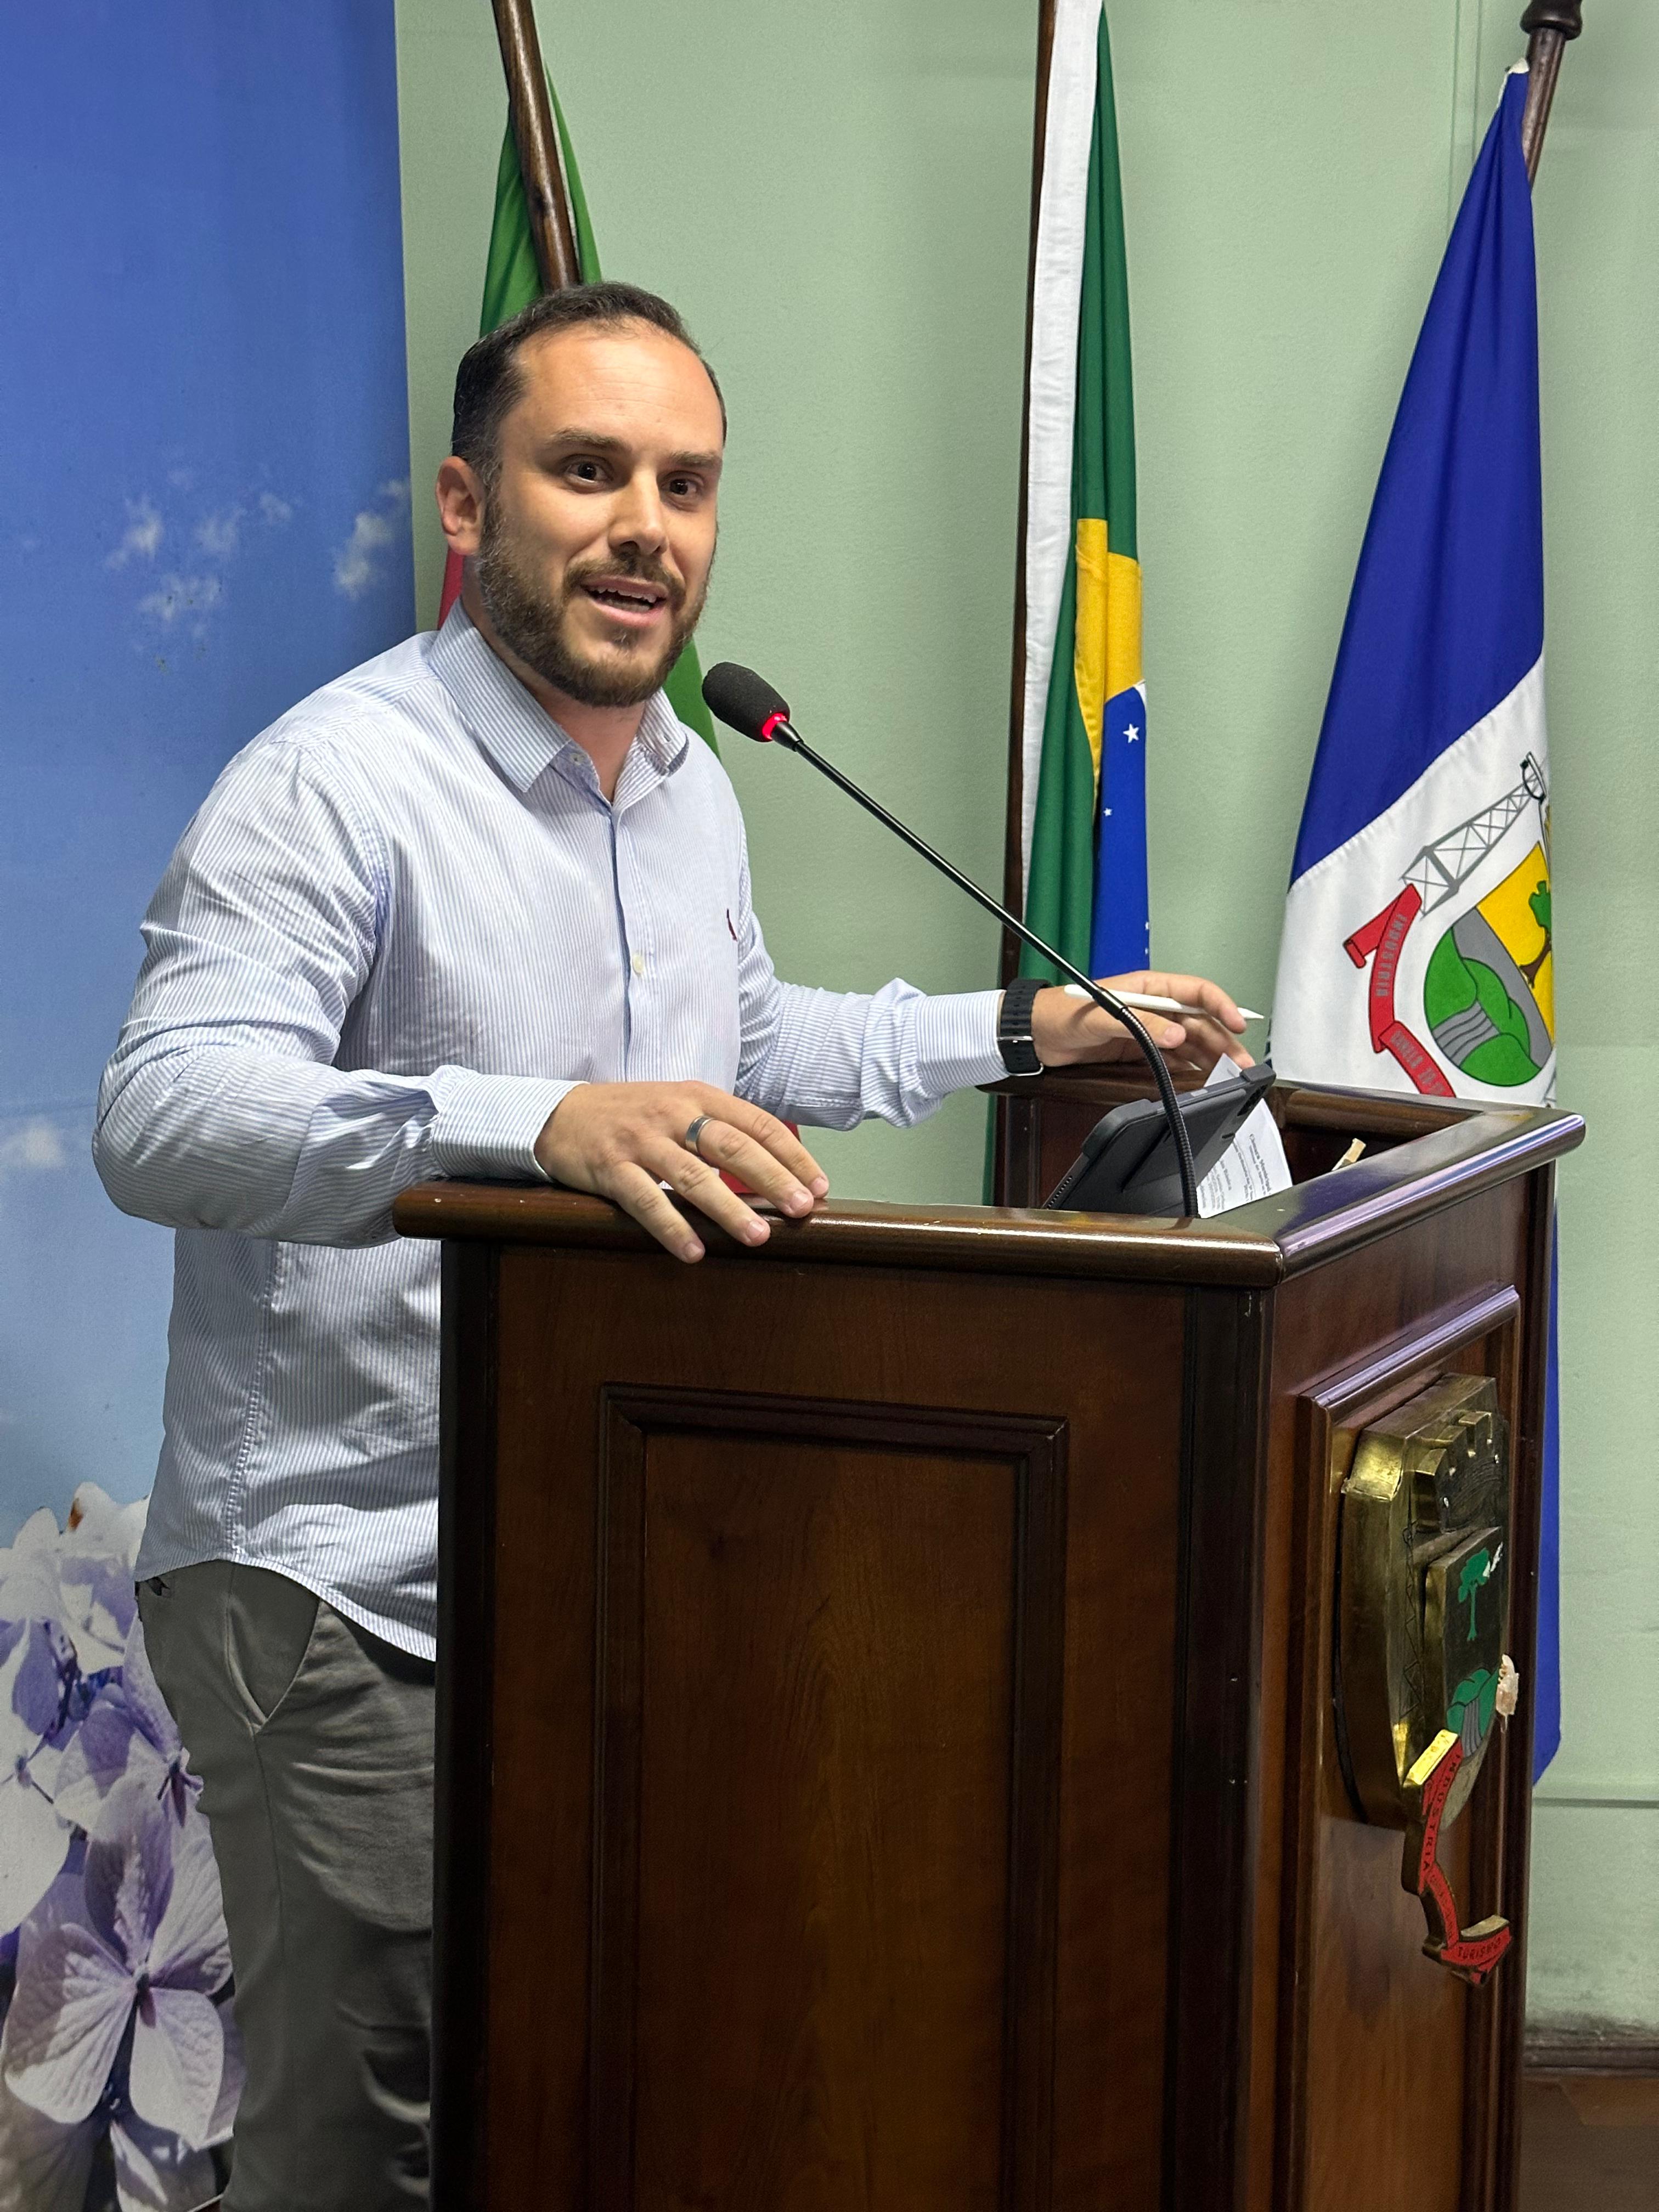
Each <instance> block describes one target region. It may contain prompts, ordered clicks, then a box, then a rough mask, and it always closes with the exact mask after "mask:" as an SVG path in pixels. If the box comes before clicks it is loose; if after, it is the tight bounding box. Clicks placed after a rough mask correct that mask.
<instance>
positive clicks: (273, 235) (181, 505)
mask: <svg viewBox="0 0 1659 2212" xmlns="http://www.w3.org/2000/svg"><path fill="white" fill-rule="evenodd" d="M4 13H5V19H6V20H5V22H4V25H3V27H0V68H3V77H4V81H5V83H6V86H7V103H6V105H7V119H6V128H5V130H4V131H3V132H0V195H3V206H4V209H5V216H4V221H3V224H0V317H3V321H0V327H3V337H0V421H3V422H4V424H5V427H6V447H7V471H6V476H7V485H8V490H9V497H8V499H7V501H6V505H5V511H4V513H3V517H0V794H3V808H4V813H3V828H0V945H3V946H4V948H5V971H6V972H5V983H4V987H3V989H0V1543H4V1542H6V1541H9V1537H10V1535H11V1534H12V1532H13V1530H14V1529H15V1527H16V1526H17V1524H18V1523H19V1522H21V1520H22V1519H23V1518H24V1517H25V1516H27V1513H28V1512H30V1511H32V1510H33V1509H34V1508H35V1507H37V1506H40V1505H51V1506H52V1507H54V1508H55V1509H56V1510H58V1512H59V1513H60V1514H61V1513H62V1512H63V1510H64V1508H65V1507H66V1506H67V1504H68V1502H69V1498H70V1493H71V1492H72V1491H73V1490H74V1488H75V1486H76V1483H77V1482H80V1481H82V1480H88V1479H90V1480H94V1481H96V1482H99V1483H101V1484H102V1485H103V1486H104V1487H105V1488H106V1490H108V1491H110V1492H112V1493H113V1494H114V1495H115V1496H117V1497H118V1498H136V1497H138V1496H141V1495H142V1494H143V1492H146V1491H147V1490H148V1489H149V1483H150V1480H151V1476H152V1474H153V1473H154V1469H155V1452H156V1447H157V1444H158V1443H159V1440H160V1433H161V1376H162V1369H163V1364H164V1361H165V1356H166V1324H167V1302H168V1293H169V1277H170V1269H171V1239H170V1238H169V1237H168V1236H167V1234H166V1232H164V1231H161V1230H160V1229H156V1228H154V1227H151V1226H149V1225H147V1224H144V1223H140V1222H133V1221H129V1220H127V1219H125V1218H124V1217H122V1216H121V1215H119V1214H118V1213H117V1212H115V1210H114V1208H113V1207H112V1206H111V1205H110V1204H109V1202H108V1200H106V1198H105V1197H104V1194H103V1192H102V1190H101V1188H100V1185H99V1183H98V1181H97V1178H96V1176H94V1172H93V1170H92V1165H91V1162H90V1158H89V1157H88V1139H89V1134H90V1130H91V1121H92V1108H93V1099H94V1092H95V1090H96V1087H97V1082H98V1076H99V1073H100V1068H101V1066H102V1065H103V1061H104V1059H105V1057H106V1054H107V1053H108V1051H109V1049H110V1047H111V1045H112V1043H113V1042H114V1038H115V1033H116V1030H117V1029H118V1025H119V1023H120V1019H121V1016H122V1013H123V1012H124V1010H125V1005H126V1000H127V997H128V994H129V993H130V991H131V987H132V981H133V977H134V975H135V974H136V972H137V964H138V960H139V957H140V954H141V951H142V946H141V945H140V941H139V938H138V934H137V925H138V921H139V918H140V916H141V915H142V914H143V909H144V907H145V905H146V903H147V902H148V901H149V895H150V892H151V891H152V890H153V889H154V887H155V883H156V880H157V878H159V877H160V875H161V870H162V868H163V867H164V866H165V865H166V863H167V855H168V854H169V852H170V851H171V849H172V848H173V843H174V842H175V840H176V839H177V837H178V836H179V831H180V830H181V829H183V827H184V825H185V822H186V821H187V820H188V819H189V817H190V815H191V811H192V810H193V809H194V807H195V806H196V805H197V803H198V801H199V800H200V799H201V798H202V796H203V794H204V792H205V791H206V790H207V788H208V786H209V785H210V783H211V781H212V780H213V777H214V775H216V772H217V771H218V769H220V768H221V767H222V765H223V763H225V762H226V761H227V760H228V758H229V757H230V756H231V755H232V754H233V753H234V752H235V751H236V750H238V749H239V748H240V746H241V745H242V744H246V741H247V740H248V739H249V738H251V737H252V736H253V734H254V733H255V732H257V731H258V729H260V728H261V727H262V726H264V724H265V723H267V722H269V721H270V720H272V719H273V718H274V717H275V716H276V715H277V714H280V713H281V712H282V711H283V709H284V708H286V707H288V706H289V705H291V704H292V702H294V701H295V699H297V698H299V697H301V696H303V695H304V694H305V693H306V692H307V691H308V690H312V689H313V688H314V687H315V686H316V685H317V684H321V683H323V682H325V681H326V680H327V678H330V677H331V676H333V675H335V674H337V672H338V671H340V670H341V669H343V668H347V667H349V666H351V665H353V664H354V663H355V662H356V661H359V660H362V659H367V658H368V656H369V655H370V654H371V653H377V652H379V651H380V650H381V649H382V648H383V647H386V646H387V645H389V644H391V643H392V642H393V641H395V640H396V639H398V638H399V637H402V636H404V635H407V634H408V632H409V630H410V629H411V628H412V627H413V620H414V604H413V581H412V574H411V566H410V535H409V483H408V467H409V446H408V426H407V413H406V401H405V383H404V320H403V281H402V253H403V247H402V231H401V219H400V211H399V203H398V131H397V80H396V55H395V48H394V31H393V17H392V0H305V4H303V5H301V6H295V5H294V4H293V3H292V0H236V4H235V5H234V6H233V7H226V6H225V5H224V4H223V0H146V4H145V5H144V6H143V7H142V8H136V7H133V6H132V5H131V0H58V5H57V6H55V7H53V8H51V9H30V10H25V9H7V10H5V11H4Z"/></svg>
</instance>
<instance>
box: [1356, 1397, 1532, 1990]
mask: <svg viewBox="0 0 1659 2212" xmlns="http://www.w3.org/2000/svg"><path fill="white" fill-rule="evenodd" d="M1509 1551H1510V1435H1509V1425H1508V1423H1507V1422H1506V1421H1505V1420H1504V1416H1503V1415H1502V1413H1500V1412H1499V1411H1498V1392H1497V1388H1496V1386H1495V1384H1494V1383H1492V1380H1491V1378H1490V1377H1489V1376H1484V1375H1448V1376H1442V1377H1441V1378H1440V1379H1439V1380H1438V1381H1437V1382H1436V1383H1431V1385H1430V1386H1429V1388H1428V1389H1425V1390H1423V1391H1420V1392H1419V1394H1418V1395H1417V1396H1416V1397H1414V1398H1413V1399H1411V1400H1409V1401H1407V1403H1406V1404H1405V1405H1403V1406H1401V1407H1397V1408H1396V1409H1395V1412H1393V1413H1389V1414H1388V1415H1386V1416H1385V1417H1384V1418H1383V1419H1382V1420H1380V1421H1376V1422H1374V1423H1373V1424H1372V1425H1371V1426H1370V1428H1368V1429H1366V1430H1364V1431H1363V1432H1362V1434H1361V1435H1360V1437H1359V1438H1358V1443H1356V1445H1355V1448H1354V1455H1353V1462H1352V1467H1351V1468H1350V1470H1349V1474H1348V1478H1347V1480H1346V1483H1345V1484H1344V1486H1343V1491H1342V1517H1341V1540H1340V1570H1339V1577H1340V1595H1339V1620H1338V1634H1337V1680H1336V1685H1335V1692H1336V1709H1337V1743H1338V1750H1339V1755H1340V1760H1341V1765H1342V1775H1343V1779H1344V1781H1345V1783H1346V1785H1347V1789H1348V1793H1349V1796H1350V1797H1351V1798H1352V1802H1353V1805H1354V1808H1355V1810H1356V1811H1357V1812H1358V1814H1360V1816H1361V1818H1362V1819H1364V1820H1370V1821H1374V1822H1376V1824H1378V1825H1379V1826H1386V1827H1395V1828H1403V1829H1405V1830H1406V1831H1407V1846H1406V1860H1405V1866H1404V1869H1403V1870H1402V1875H1401V1879H1402V1881H1403V1882H1404V1885H1405V1887H1407V1889H1408V1890H1410V1891H1412V1892H1413V1893H1414V1894H1415V1895H1417V1896H1419V1897H1420V1898H1421V1899H1422V1900H1423V1905H1424V1911H1425V1914H1426V1915H1427V1917H1428V1923H1429V1941H1428V1942H1427V1943H1426V1944H1425V1947H1424V1948H1425V1950H1426V1951H1427V1952H1428V1954H1429V1955H1430V1956H1431V1957H1432V1958H1436V1959H1437V1960H1440V1961H1441V1962H1442V1963H1443V1965H1445V1966H1449V1967H1450V1968H1451V1969H1452V1970H1453V1971H1454V1972H1457V1973H1459V1974H1461V1975H1462V1976H1463V1978H1466V1979H1468V1980H1470V1981H1474V1982H1480V1981H1482V1980H1484V1979H1485V1978H1486V1975H1487V1974H1488V1973H1490V1972H1491V1971H1492V1967H1493V1966H1495V1965H1496V1964H1497V1962H1498V1959H1499V1958H1501V1957H1502V1955H1503V1954H1504V1951H1505V1950H1506V1949H1507V1948H1509V1942H1510V1930H1509V1928H1508V1925H1507V1923H1505V1922H1504V1921H1503V1920H1501V1919H1498V1918H1494V1919H1492V1920H1490V1921H1483V1922H1482V1923H1480V1926H1479V1927H1477V1928H1471V1929H1460V1928H1459V1926H1458V1922H1457V1914H1456V1909H1455V1905H1454V1903H1453V1900H1452V1897H1451V1891H1450V1887H1449V1884H1448V1882H1447V1881H1446V1878H1445V1876H1444V1875H1443V1873H1442V1872H1441V1871H1440V1868H1439V1866H1438V1863H1437V1843H1438V1838H1439V1832H1440V1830H1441V1828H1442V1827H1443V1826H1446V1825H1448V1824H1449V1823H1450V1822H1451V1821H1453V1820H1455V1819H1456V1818H1457V1816H1458V1814H1460V1813H1461V1812H1462V1809H1463V1808H1464V1806H1465V1804H1466V1803H1467V1802H1468V1797H1469V1793H1470V1791H1471V1790H1473V1789H1474V1784H1475V1779H1476V1778H1477V1776H1478V1775H1479V1773H1480V1767H1481V1765H1482V1763H1483V1761H1484V1759H1485V1758H1486V1750H1487V1747H1488V1745H1489V1744H1490V1742H1491V1741H1492V1731H1493V1727H1494V1723H1495V1722H1496V1719H1497V1716H1498V1711H1499V1710H1500V1709H1507V1706H1508V1705H1509V1703H1510V1699H1509V1698H1508V1697H1507V1696H1506V1695H1505V1694H1504V1692H1505V1689H1506V1675H1505V1668H1506V1662H1505V1660H1504V1644H1505V1641H1506V1638H1507V1633H1508V1627H1509Z"/></svg>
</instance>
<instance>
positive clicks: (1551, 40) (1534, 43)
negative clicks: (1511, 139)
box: [1521, 0, 1584, 181]
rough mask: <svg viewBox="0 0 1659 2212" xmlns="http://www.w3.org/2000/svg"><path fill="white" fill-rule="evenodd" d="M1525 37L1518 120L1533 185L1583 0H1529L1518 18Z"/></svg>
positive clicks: (1579, 26) (1581, 18)
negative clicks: (1526, 76)
mask: <svg viewBox="0 0 1659 2212" xmlns="http://www.w3.org/2000/svg"><path fill="white" fill-rule="evenodd" d="M1521 27H1522V30H1523V31H1524V32H1525V33H1527V68H1528V71H1529V73H1530V80H1529V82H1528V86H1527V109H1526V113H1525V114H1524V115H1523V116H1522V119H1521V147H1522V152H1523V153H1524V154H1525V155H1526V157H1527V174H1528V176H1529V177H1531V178H1532V179H1534V181H1536V179H1537V176H1538V161H1539V156H1540V155H1541V154H1542V153H1543V150H1544V133H1545V132H1546V131H1547V130H1548V129H1549V126H1550V109H1551V107H1552V106H1553V104H1554V100H1555V82H1556V79H1557V78H1558V77H1559V76H1560V74H1561V58H1562V56H1563V55H1564V54H1565V52H1566V50H1567V41H1568V40H1569V39H1576V38H1577V36H1578V34H1579V33H1580V32H1581V31H1582V30H1583V27H1584V10H1583V0H1532V4H1531V5H1530V6H1529V7H1528V9H1527V12H1526V14H1525V15H1523V16H1522V18H1521Z"/></svg>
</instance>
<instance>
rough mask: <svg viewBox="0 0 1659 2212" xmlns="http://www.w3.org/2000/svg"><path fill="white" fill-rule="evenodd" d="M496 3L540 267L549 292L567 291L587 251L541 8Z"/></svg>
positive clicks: (523, 1)
mask: <svg viewBox="0 0 1659 2212" xmlns="http://www.w3.org/2000/svg"><path fill="white" fill-rule="evenodd" d="M490 4H491V6H492V7H493V8H494V9H495V35H496V37H497V38H498V39H499V40H500V41H501V67H502V69H503V70H504V71H505V72H506V76H507V113H508V115H509V116H510V117H511V118H512V121H513V144H514V146H515V147H516V148H517V149H518V154H519V174H520V177H521V178H522V179H524V197H525V205H526V208H527V209H528V210H529V212H530V235H531V238H532V241H533V243H534V245H535V248H536V266H537V268H538V270H539V271H540V273H541V280H542V289H543V291H544V292H562V290H563V289H565V287H566V286H567V285H568V284H580V282H581V276H582V269H581V256H580V252H579V251H578V249H577V245H576V225H575V222H574V217H573V216H572V213H571V207H570V192H569V188H568V185H567V184H566V181H565V173H564V158H563V155H562V152H561V150H560V146H559V134H558V131H556V129H555V127H554V123H553V104H552V102H551V101H550V100H549V98H548V96H547V72H546V70H544V68H543V66H542V45H541V40H540V39H539V38H538V35H537V32H536V15H535V10H534V8H533V7H532V0H490Z"/></svg>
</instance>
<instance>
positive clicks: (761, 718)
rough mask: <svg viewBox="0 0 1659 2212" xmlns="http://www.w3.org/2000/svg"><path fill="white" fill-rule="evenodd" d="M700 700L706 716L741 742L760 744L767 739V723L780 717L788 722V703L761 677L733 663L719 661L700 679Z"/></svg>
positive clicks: (749, 669)
mask: <svg viewBox="0 0 1659 2212" xmlns="http://www.w3.org/2000/svg"><path fill="white" fill-rule="evenodd" d="M702 699H703V704H704V706H706V707H707V708H708V711H709V713H710V714H713V715H715V716H716V717H717V718H718V719H719V720H720V721H722V722H724V723H725V724H726V727H727V728H728V729H732V730H737V731H739V732H741V733H742V734H743V735H744V737H745V738H755V739H757V741H758V742H760V743H764V742H765V741H766V739H767V738H769V736H770V735H771V732H770V731H769V730H768V729H767V727H766V725H767V724H768V723H769V722H771V721H775V720H776V719H777V717H778V716H779V715H780V714H781V716H782V717H783V719H784V720H785V721H786V722H787V720H788V719H789V705H788V702H787V700H785V699H783V698H781V697H780V696H779V695H778V693H777V692H775V690H773V689H772V687H771V685H770V684H769V683H768V682H767V680H766V678H764V677H763V676H757V675H756V673H755V671H754V670H753V669H752V668H740V667H739V666H738V664H737V662H736V661H735V660H722V661H720V662H719V663H718V664H717V665H715V666H714V667H713V668H711V669H710V670H709V671H708V675H707V676H705V677H704V678H703V679H702Z"/></svg>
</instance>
